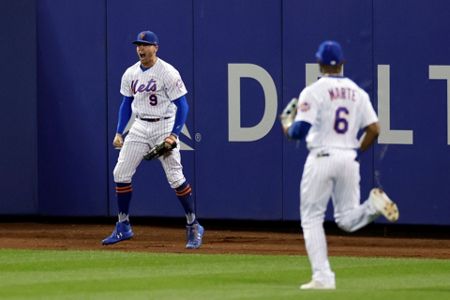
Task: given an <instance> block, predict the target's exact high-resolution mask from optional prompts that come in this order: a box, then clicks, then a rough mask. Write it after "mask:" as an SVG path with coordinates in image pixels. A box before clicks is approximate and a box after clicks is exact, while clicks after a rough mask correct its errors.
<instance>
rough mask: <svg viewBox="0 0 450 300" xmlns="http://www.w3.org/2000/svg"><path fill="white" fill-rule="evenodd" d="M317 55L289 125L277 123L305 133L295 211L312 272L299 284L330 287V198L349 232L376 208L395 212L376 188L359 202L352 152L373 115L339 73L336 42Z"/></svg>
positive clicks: (370, 128)
mask: <svg viewBox="0 0 450 300" xmlns="http://www.w3.org/2000/svg"><path fill="white" fill-rule="evenodd" d="M316 58H317V61H318V63H319V66H320V72H321V73H322V77H321V78H320V79H319V80H318V81H316V82H315V83H313V84H311V85H310V86H308V87H306V88H304V89H303V91H302V92H301V93H300V96H299V100H298V103H297V114H296V116H295V120H294V122H293V123H292V125H290V126H289V125H287V124H289V123H286V122H285V123H284V124H283V123H282V124H283V130H284V132H285V134H286V135H287V136H288V137H289V138H290V139H305V140H306V143H307V147H308V150H309V155H308V157H307V159H306V162H305V166H304V169H303V175H302V180H301V184H300V217H301V226H302V230H303V236H304V240H305V245H306V250H307V253H308V257H309V261H310V263H311V269H312V273H313V274H312V280H311V281H310V282H308V283H306V284H303V285H301V286H300V288H301V289H335V288H336V282H335V274H334V272H333V271H332V270H331V267H330V263H329V261H328V256H327V243H326V239H325V233H324V229H323V221H324V217H325V211H326V208H327V205H328V201H329V199H330V198H331V199H332V201H333V207H334V218H335V220H336V223H337V224H338V226H339V227H340V228H341V229H343V230H345V231H348V232H353V231H356V230H358V229H360V228H361V227H363V226H365V225H367V224H368V223H370V222H372V221H373V220H375V219H376V218H377V217H378V216H379V215H381V214H382V215H384V216H385V217H386V218H387V219H388V220H390V221H396V220H397V219H398V216H399V214H398V209H397V206H396V205H395V204H394V203H393V202H392V201H391V200H390V199H389V198H388V196H387V195H386V194H385V193H384V192H383V191H382V190H380V189H378V188H374V189H372V191H371V192H370V195H369V197H368V199H367V201H364V202H363V203H362V204H360V186H359V181H360V174H359V173H360V172H359V162H358V160H357V159H356V158H357V155H358V152H363V151H365V150H367V149H368V148H369V147H370V146H371V145H372V144H373V142H374V141H375V139H376V137H377V136H378V134H379V132H380V128H379V124H378V118H377V115H376V113H375V111H374V109H373V107H372V104H371V103H370V99H369V96H368V94H367V93H366V92H365V91H364V90H362V89H361V88H360V87H358V85H356V83H354V82H353V81H352V80H350V79H349V78H346V77H343V76H342V75H341V74H342V65H343V63H344V55H343V51H342V48H341V46H340V45H339V43H337V42H335V41H325V42H323V43H321V44H320V46H319V49H318V51H317V53H316ZM282 120H283V116H282ZM360 130H363V131H364V134H363V137H362V139H361V142H360V141H359V140H358V138H357V136H358V132H359V131H360Z"/></svg>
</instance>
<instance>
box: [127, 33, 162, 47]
mask: <svg viewBox="0 0 450 300" xmlns="http://www.w3.org/2000/svg"><path fill="white" fill-rule="evenodd" d="M133 44H146V45H158V44H159V39H158V37H157V36H156V34H154V33H153V32H151V31H148V30H147V31H142V32H139V34H138V35H137V38H136V40H135V41H134V42H133Z"/></svg>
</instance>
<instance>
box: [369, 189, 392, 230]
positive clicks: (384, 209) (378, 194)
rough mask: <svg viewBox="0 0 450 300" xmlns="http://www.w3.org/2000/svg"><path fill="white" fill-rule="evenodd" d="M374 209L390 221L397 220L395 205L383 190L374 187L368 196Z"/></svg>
mask: <svg viewBox="0 0 450 300" xmlns="http://www.w3.org/2000/svg"><path fill="white" fill-rule="evenodd" d="M369 199H370V201H371V202H372V204H373V206H374V207H375V209H376V210H377V211H378V212H379V213H380V214H382V215H383V216H384V217H385V218H386V219H388V220H389V221H391V222H395V221H397V220H398V217H399V212H398V207H397V205H396V204H395V203H394V202H392V200H391V199H389V197H388V195H386V193H385V192H383V190H381V189H379V188H374V189H372V190H371V191H370V196H369Z"/></svg>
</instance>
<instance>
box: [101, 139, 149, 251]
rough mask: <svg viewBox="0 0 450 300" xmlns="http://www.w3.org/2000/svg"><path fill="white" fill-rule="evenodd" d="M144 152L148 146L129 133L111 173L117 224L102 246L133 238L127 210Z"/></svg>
mask: <svg viewBox="0 0 450 300" xmlns="http://www.w3.org/2000/svg"><path fill="white" fill-rule="evenodd" d="M146 151H148V144H146V143H145V142H143V141H142V138H141V137H140V135H136V132H135V130H133V131H131V132H130V134H129V135H128V136H127V138H126V139H125V142H124V145H123V147H122V149H121V150H120V154H119V158H118V160H117V164H116V166H115V168H114V171H113V175H114V182H115V183H116V199H117V205H118V209H119V211H118V222H117V223H116V228H115V229H114V231H113V233H112V234H111V235H110V236H109V237H107V238H105V239H104V240H103V241H102V243H103V244H104V245H109V244H114V243H117V242H120V241H123V240H127V239H130V238H131V237H132V236H133V231H132V229H131V225H130V220H129V208H130V201H131V197H132V192H133V188H132V184H131V181H132V177H133V175H134V173H135V172H136V168H137V167H138V165H139V164H140V163H141V161H142V158H143V156H144V154H145V153H146Z"/></svg>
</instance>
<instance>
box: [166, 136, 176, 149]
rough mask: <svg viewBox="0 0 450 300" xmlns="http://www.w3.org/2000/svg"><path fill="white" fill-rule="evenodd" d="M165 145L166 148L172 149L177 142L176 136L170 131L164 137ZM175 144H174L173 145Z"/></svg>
mask: <svg viewBox="0 0 450 300" xmlns="http://www.w3.org/2000/svg"><path fill="white" fill-rule="evenodd" d="M164 143H165V147H166V148H167V149H173V148H175V147H176V144H177V136H176V135H174V134H173V133H171V134H170V135H169V136H168V137H166V138H165V139H164ZM174 145H175V146H174Z"/></svg>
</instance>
